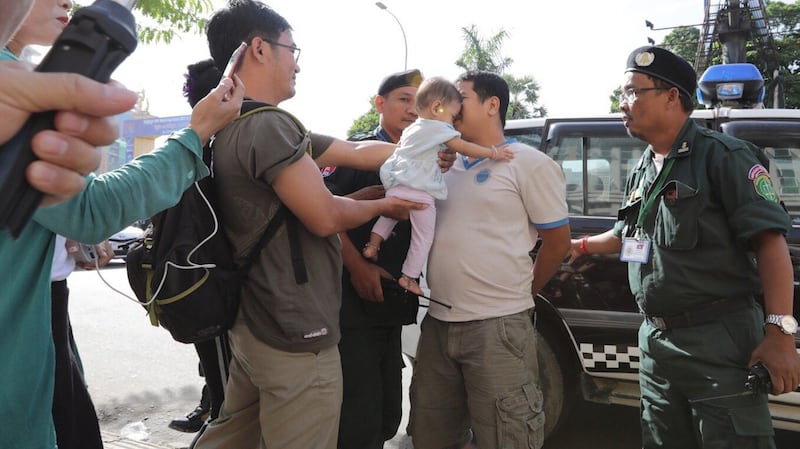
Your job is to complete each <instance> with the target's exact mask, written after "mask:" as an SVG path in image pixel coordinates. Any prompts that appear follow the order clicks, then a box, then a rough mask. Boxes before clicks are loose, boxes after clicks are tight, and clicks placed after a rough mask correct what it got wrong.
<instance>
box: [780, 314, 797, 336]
mask: <svg viewBox="0 0 800 449" xmlns="http://www.w3.org/2000/svg"><path fill="white" fill-rule="evenodd" d="M780 325H781V327H782V328H783V329H784V330H785V331H786V332H788V333H790V334H794V333H795V332H797V320H795V319H794V317H793V316H791V315H784V316H782V317H781V323H780Z"/></svg>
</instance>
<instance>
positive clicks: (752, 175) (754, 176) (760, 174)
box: [747, 164, 780, 203]
mask: <svg viewBox="0 0 800 449" xmlns="http://www.w3.org/2000/svg"><path fill="white" fill-rule="evenodd" d="M747 178H748V179H750V180H751V181H753V188H754V189H755V191H756V193H757V194H758V195H759V196H761V197H762V198H764V199H765V200H768V201H772V202H774V203H778V202H780V200H779V199H778V194H777V193H776V192H775V188H774V187H773V186H772V180H771V179H770V178H769V172H768V171H767V169H766V168H764V166H763V165H761V164H756V165H753V166H752V167H750V170H749V171H748V173H747Z"/></svg>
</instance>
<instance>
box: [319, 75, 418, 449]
mask: <svg viewBox="0 0 800 449" xmlns="http://www.w3.org/2000/svg"><path fill="white" fill-rule="evenodd" d="M421 82H422V74H421V73H420V71H419V70H408V71H404V72H400V73H395V74H393V75H390V76H388V77H386V78H385V79H384V80H383V82H382V83H381V85H380V87H379V89H378V95H377V96H376V97H375V109H376V110H377V111H378V113H379V114H380V125H378V127H377V128H375V130H373V131H370V132H366V133H358V134H356V135H353V136H351V137H350V138H349V140H355V141H362V140H383V141H385V142H392V143H397V142H398V141H399V140H400V134H401V133H402V132H403V130H404V129H405V128H406V127H407V126H408V125H410V124H411V123H413V122H414V120H416V119H417V112H416V93H417V88H418V87H419V85H420V83H421ZM322 173H323V176H324V177H325V183H326V185H327V186H328V189H330V191H331V192H332V193H333V194H335V195H346V196H349V197H351V198H354V199H373V198H379V197H382V196H383V186H382V185H381V180H380V177H379V175H378V173H377V172H367V171H360V170H354V169H351V168H346V167H327V168H324V169H323V170H322ZM374 223H375V220H372V221H370V222H368V223H365V224H364V225H362V226H360V227H358V228H355V229H352V230H350V231H348V232H347V233H341V234H340V235H339V236H340V237H341V240H342V258H343V262H344V269H343V270H342V309H341V313H340V321H341V329H342V339H341V341H340V342H339V352H340V354H341V359H342V376H343V378H344V394H343V399H342V415H341V420H340V423H339V441H338V447H339V449H381V448H383V443H384V442H385V441H387V440H389V439H391V438H392V437H393V436H394V435H395V434H396V433H397V428H398V426H399V425H400V419H401V417H402V402H403V400H402V391H403V385H402V368H403V367H404V364H403V358H402V357H403V356H402V352H401V342H400V332H401V330H402V326H403V325H404V324H411V323H414V322H416V316H417V307H418V304H419V300H418V298H417V297H416V296H414V295H412V294H411V293H408V292H405V291H402V290H400V288H399V287H398V285H397V283H396V282H395V281H394V280H393V279H397V277H398V276H400V272H401V270H400V269H401V266H402V264H403V260H404V259H405V257H406V252H408V246H409V241H410V238H411V224H410V222H409V221H402V222H399V223H398V225H397V227H396V228H395V229H394V234H393V236H392V237H391V238H389V239H387V240H386V242H385V243H384V244H383V245H382V246H381V251H380V254H379V255H378V261H377V264H376V263H373V262H371V261H369V260H367V259H365V258H364V257H363V256H362V255H361V249H362V248H363V247H364V245H365V244H366V243H367V242H368V241H369V234H370V231H371V229H372V225H373V224H374Z"/></svg>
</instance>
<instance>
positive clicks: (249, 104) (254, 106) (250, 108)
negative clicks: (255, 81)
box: [236, 100, 313, 156]
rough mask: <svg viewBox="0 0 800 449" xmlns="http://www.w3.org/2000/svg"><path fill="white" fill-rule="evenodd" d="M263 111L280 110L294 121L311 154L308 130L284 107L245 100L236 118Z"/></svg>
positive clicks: (307, 151) (307, 150)
mask: <svg viewBox="0 0 800 449" xmlns="http://www.w3.org/2000/svg"><path fill="white" fill-rule="evenodd" d="M264 111H275V112H280V113H281V114H283V115H285V116H287V117H289V118H290V119H291V120H292V121H293V122H294V124H295V125H297V127H298V128H300V131H301V132H302V133H303V138H304V140H308V147H306V153H307V154H308V155H309V156H312V155H313V151H312V147H311V139H310V138H309V132H308V130H307V129H306V127H305V126H303V123H302V122H301V121H300V120H299V119H298V118H297V117H295V116H294V115H292V113H291V112H289V111H287V110H286V109H281V108H279V107H277V106H273V105H271V104H267V103H262V102H260V101H255V100H245V101H243V102H242V109H241V114H240V115H239V117H238V118H237V119H236V120H241V119H243V118H245V117H249V116H251V115H253V114H256V113H258V112H264Z"/></svg>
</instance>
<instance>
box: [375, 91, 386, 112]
mask: <svg viewBox="0 0 800 449" xmlns="http://www.w3.org/2000/svg"><path fill="white" fill-rule="evenodd" d="M384 103H386V98H384V97H383V95H376V96H375V110H376V111H378V114H383V104H384Z"/></svg>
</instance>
